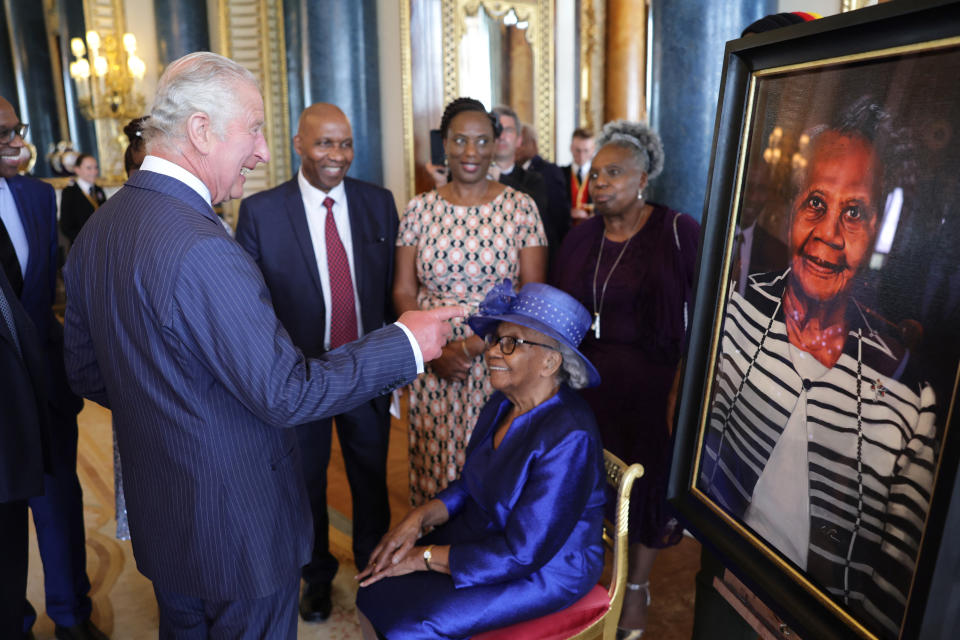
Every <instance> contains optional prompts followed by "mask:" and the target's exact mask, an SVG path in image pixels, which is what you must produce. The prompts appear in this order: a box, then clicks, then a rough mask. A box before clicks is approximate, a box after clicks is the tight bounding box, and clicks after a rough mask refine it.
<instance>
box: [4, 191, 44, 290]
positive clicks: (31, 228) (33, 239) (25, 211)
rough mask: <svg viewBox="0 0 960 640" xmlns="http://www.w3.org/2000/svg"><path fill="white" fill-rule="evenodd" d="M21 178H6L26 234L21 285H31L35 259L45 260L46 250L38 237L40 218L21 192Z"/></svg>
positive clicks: (31, 203) (35, 264)
mask: <svg viewBox="0 0 960 640" xmlns="http://www.w3.org/2000/svg"><path fill="white" fill-rule="evenodd" d="M23 184H24V183H23V180H20V179H17V178H13V179H10V178H7V185H8V186H9V187H10V194H11V195H12V196H13V201H14V202H15V203H17V213H18V214H19V215H20V224H22V225H23V232H24V233H26V234H27V246H28V248H29V254H28V255H27V269H26V272H25V273H24V274H23V286H24V289H26V287H27V286H33V285H32V284H29V285H28V283H29V281H30V279H31V278H32V277H33V275H34V274H33V272H34V271H36V269H37V260H45V259H46V257H47V256H46V253H41V252H45V251H46V247H45V244H46V243H44V242H43V239H42V238H41V237H40V220H38V219H37V216H36V215H34V213H33V207H34V204H35V203H33V202H28V200H29V199H28V198H27V197H26V194H25V193H24V192H23Z"/></svg>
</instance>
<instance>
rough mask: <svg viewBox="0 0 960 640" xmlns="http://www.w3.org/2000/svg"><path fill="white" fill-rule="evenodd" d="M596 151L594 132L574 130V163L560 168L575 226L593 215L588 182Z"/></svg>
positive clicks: (572, 140) (572, 149)
mask: <svg viewBox="0 0 960 640" xmlns="http://www.w3.org/2000/svg"><path fill="white" fill-rule="evenodd" d="M595 151H596V141H595V139H594V137H593V132H592V131H590V129H585V128H583V127H581V128H579V129H576V130H574V132H573V136H572V137H571V139H570V154H571V155H572V156H573V162H572V163H570V164H568V165H565V166H562V167H560V169H561V170H562V171H563V177H564V179H565V180H566V183H567V187H566V193H567V194H568V196H569V198H570V217H571V219H572V221H573V224H578V223H580V222H583V221H584V220H586V219H587V218H589V217H590V216H592V215H593V206H592V205H591V204H590V203H591V201H590V192H589V189H588V187H587V181H588V180H589V178H590V163H591V161H592V160H593V155H594V153H595Z"/></svg>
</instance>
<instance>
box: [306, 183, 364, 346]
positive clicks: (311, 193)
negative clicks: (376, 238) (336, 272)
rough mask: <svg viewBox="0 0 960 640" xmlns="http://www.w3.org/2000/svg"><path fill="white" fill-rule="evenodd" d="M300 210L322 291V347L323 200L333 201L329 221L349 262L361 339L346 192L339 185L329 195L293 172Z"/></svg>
mask: <svg viewBox="0 0 960 640" xmlns="http://www.w3.org/2000/svg"><path fill="white" fill-rule="evenodd" d="M297 183H298V184H299V185H300V195H301V197H302V198H303V209H304V211H306V213H307V227H308V228H309V229H310V242H311V243H312V244H313V255H314V256H315V257H316V259H317V271H318V272H319V273H320V288H321V290H322V291H323V307H324V327H325V328H324V331H323V348H324V349H329V348H330V310H331V304H332V303H331V300H330V272H329V271H328V270H327V231H326V223H327V208H326V207H325V206H323V201H324V200H325V199H326V198H333V222H334V224H336V225H337V234H338V235H339V236H340V242H341V243H342V244H343V249H344V251H346V252H347V261H348V262H349V263H350V281H351V282H352V283H353V308H354V313H356V314H357V337H358V338H359V337H361V336H363V319H362V318H361V316H360V296H359V294H358V292H357V269H356V267H355V266H354V259H353V234H352V233H351V232H350V210H349V208H348V205H347V191H346V189H344V187H343V182H340V184H338V185H337V186H335V187H334V188H333V189H331V190H330V191H329V192H325V191H321V190H320V189H317V188H316V187H314V186H313V185H312V184H310V183H309V182H307V179H306V178H304V177H303V171H299V172H298V173H297Z"/></svg>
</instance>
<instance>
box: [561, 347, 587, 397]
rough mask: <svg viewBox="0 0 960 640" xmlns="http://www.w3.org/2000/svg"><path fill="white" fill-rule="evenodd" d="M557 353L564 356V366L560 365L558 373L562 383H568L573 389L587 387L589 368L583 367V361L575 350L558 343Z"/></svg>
mask: <svg viewBox="0 0 960 640" xmlns="http://www.w3.org/2000/svg"><path fill="white" fill-rule="evenodd" d="M557 351H559V352H560V355H561V356H563V364H561V365H560V370H559V371H558V372H557V376H559V378H560V382H566V383H567V386H568V387H570V388H571V389H583V388H584V387H586V386H587V384H588V383H589V381H590V377H589V376H588V375H587V368H586V367H585V366H584V365H583V360H581V359H580V358H579V357H578V356H577V354H575V353H574V352H573V349H571V348H570V347H568V346H567V345H565V344H563V343H562V342H557Z"/></svg>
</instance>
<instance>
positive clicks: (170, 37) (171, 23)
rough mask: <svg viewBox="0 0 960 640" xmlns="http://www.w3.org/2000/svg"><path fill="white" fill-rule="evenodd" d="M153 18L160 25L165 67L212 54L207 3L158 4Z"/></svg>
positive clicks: (157, 0)
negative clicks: (197, 54)
mask: <svg viewBox="0 0 960 640" xmlns="http://www.w3.org/2000/svg"><path fill="white" fill-rule="evenodd" d="M153 15H154V20H155V21H156V25H157V26H156V29H157V58H158V59H159V61H160V64H161V66H166V65H167V64H169V63H170V62H173V61H174V60H176V59H177V58H180V57H183V56H185V55H187V54H188V53H193V52H194V51H209V50H210V26H209V22H208V20H207V3H206V2H202V1H201V0H154V1H153ZM148 102H150V100H148Z"/></svg>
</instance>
